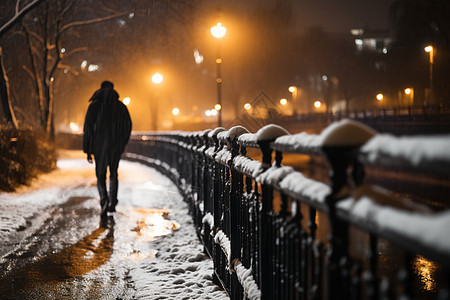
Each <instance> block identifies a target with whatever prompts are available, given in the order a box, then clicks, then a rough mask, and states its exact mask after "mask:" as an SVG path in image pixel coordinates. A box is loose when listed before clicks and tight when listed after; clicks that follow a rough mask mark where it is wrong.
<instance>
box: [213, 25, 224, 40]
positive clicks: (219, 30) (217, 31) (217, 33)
mask: <svg viewBox="0 0 450 300" xmlns="http://www.w3.org/2000/svg"><path fill="white" fill-rule="evenodd" d="M226 32H227V29H226V28H225V27H224V26H222V23H217V25H216V26H213V27H211V34H212V36H213V37H215V38H218V39H220V38H222V37H224V36H225V33H226Z"/></svg>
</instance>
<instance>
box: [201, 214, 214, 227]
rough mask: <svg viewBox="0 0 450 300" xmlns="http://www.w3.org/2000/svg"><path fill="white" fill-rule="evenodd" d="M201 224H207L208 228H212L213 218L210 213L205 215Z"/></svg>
mask: <svg viewBox="0 0 450 300" xmlns="http://www.w3.org/2000/svg"><path fill="white" fill-rule="evenodd" d="M202 223H203V224H205V223H208V225H209V228H213V227H214V217H213V215H212V214H211V213H207V214H206V215H205V216H204V217H203V219H202Z"/></svg>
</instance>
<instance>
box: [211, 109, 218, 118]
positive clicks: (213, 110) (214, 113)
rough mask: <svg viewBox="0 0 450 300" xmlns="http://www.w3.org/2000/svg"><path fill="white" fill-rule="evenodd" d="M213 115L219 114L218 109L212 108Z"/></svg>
mask: <svg viewBox="0 0 450 300" xmlns="http://www.w3.org/2000/svg"><path fill="white" fill-rule="evenodd" d="M211 116H217V110H216V109H214V108H213V109H211Z"/></svg>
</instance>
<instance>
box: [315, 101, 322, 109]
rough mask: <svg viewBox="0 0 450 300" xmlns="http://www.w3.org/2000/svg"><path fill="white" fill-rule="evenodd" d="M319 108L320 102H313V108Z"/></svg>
mask: <svg viewBox="0 0 450 300" xmlns="http://www.w3.org/2000/svg"><path fill="white" fill-rule="evenodd" d="M321 106H322V102H320V101H316V102H314V107H315V108H319V107H321Z"/></svg>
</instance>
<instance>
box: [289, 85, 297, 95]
mask: <svg viewBox="0 0 450 300" xmlns="http://www.w3.org/2000/svg"><path fill="white" fill-rule="evenodd" d="M288 90H289V92H291V93H293V92H295V91H296V90H297V88H296V87H295V86H293V85H291V86H290V87H289V89H288Z"/></svg>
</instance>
